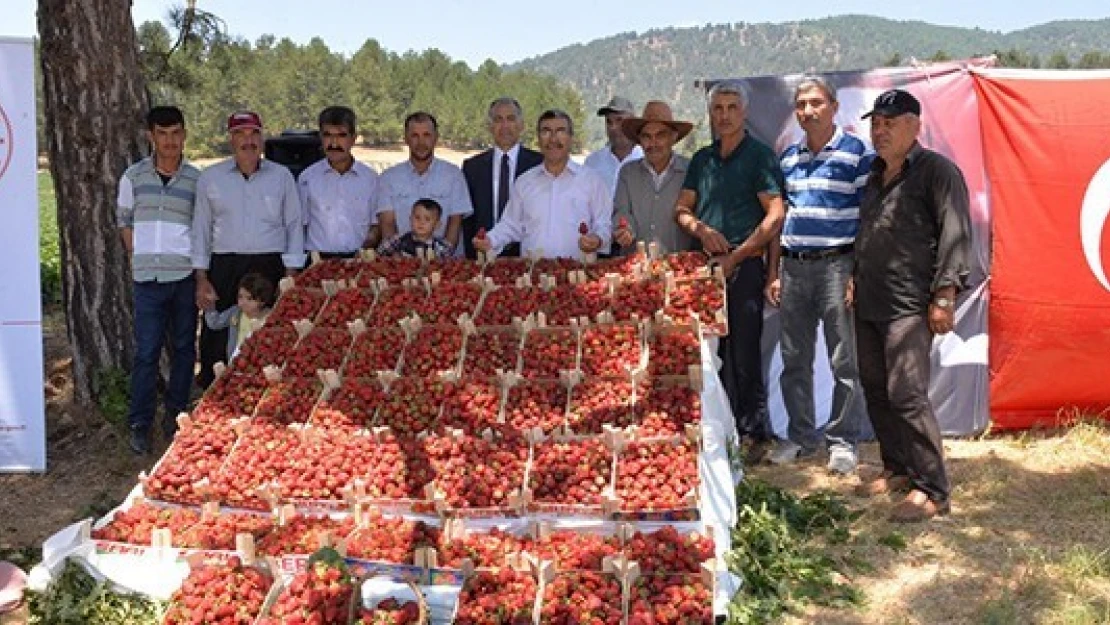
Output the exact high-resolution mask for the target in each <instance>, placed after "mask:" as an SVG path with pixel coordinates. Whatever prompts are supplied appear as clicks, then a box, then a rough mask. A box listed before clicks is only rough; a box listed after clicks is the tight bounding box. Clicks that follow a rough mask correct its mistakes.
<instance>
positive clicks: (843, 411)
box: [779, 254, 866, 451]
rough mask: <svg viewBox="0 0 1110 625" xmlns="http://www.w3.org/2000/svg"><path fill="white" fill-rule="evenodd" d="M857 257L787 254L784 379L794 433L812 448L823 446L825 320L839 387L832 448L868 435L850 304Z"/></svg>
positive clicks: (830, 431)
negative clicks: (819, 403)
mask: <svg viewBox="0 0 1110 625" xmlns="http://www.w3.org/2000/svg"><path fill="white" fill-rule="evenodd" d="M852 265H853V255H852V254H842V255H840V256H833V257H831V258H822V259H816V260H797V259H793V258H783V261H782V271H781V274H780V276H781V284H782V301H781V308H780V312H781V319H782V338H781V341H782V375H781V376H780V378H779V383H780V385H781V388H782V400H783V404H784V405H785V406H786V413H787V415H788V416H789V417H790V426H789V429H788V430H787V431H788V436H789V438H790V440H791V441H793V442H794V443H796V444H798V445H800V446H801V447H802V448H803V449H805V450H807V451H814V450H816V449H817V448H818V447H819V446H820V445H821V433H820V432H819V431H818V430H817V415H816V405H815V402H814V397H813V362H814V356H815V351H816V349H817V324H818V322H822V324H823V325H822V327H823V329H824V335H825V345H826V347H827V348H828V358H829V367H830V368H831V369H832V374H833V380H834V383H835V384H834V387H833V396H832V406H831V410H830V414H829V421H828V424H827V425H826V426H825V441H826V443H827V444H828V446H829V448H830V449H832V448H837V447H841V448H848V449H852V450H854V449H855V446H856V444H857V443H858V442H859V440H860V438H861V436H862V435H863V431H862V430H863V426H864V420H865V419H866V413H865V411H864V405H863V393H862V391H861V389H860V382H859V367H858V364H857V363H858V361H857V359H856V334H855V328H854V326H853V321H852V311H851V309H850V308H848V306H847V305H845V303H844V296H845V293H846V291H847V288H848V279H849V278H850V277H851V276H852Z"/></svg>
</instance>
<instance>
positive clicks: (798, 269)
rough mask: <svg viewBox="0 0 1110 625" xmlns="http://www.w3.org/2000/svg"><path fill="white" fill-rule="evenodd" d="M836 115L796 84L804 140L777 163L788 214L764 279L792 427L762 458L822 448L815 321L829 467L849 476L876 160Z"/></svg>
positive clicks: (856, 426) (827, 92) (859, 408)
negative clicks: (856, 291)
mask: <svg viewBox="0 0 1110 625" xmlns="http://www.w3.org/2000/svg"><path fill="white" fill-rule="evenodd" d="M837 108H838V103H837V100H836V90H835V89H834V88H833V87H832V86H831V85H830V84H829V83H828V82H827V81H825V80H824V79H823V78H820V77H816V76H814V77H806V78H804V79H803V80H802V81H801V82H800V83H798V87H797V88H796V89H795V91H794V114H795V116H796V118H797V120H798V124H799V125H800V126H801V127H802V130H803V131H804V132H805V136H804V137H803V138H802V140H801V141H799V142H798V143H796V144H794V145H791V146H790V147H788V148H787V149H786V150H785V151H784V152H783V154H782V158H781V161H780V163H781V166H782V173H783V178H784V179H785V184H786V197H787V204H788V205H787V211H786V220H785V222H784V223H783V229H782V237H781V246H780V245H772V246H771V252H770V262H769V270H768V276H767V299H768V301H769V302H770V303H771V304H772V305H774V306H780V307H781V312H782V317H781V319H782V362H783V370H782V377H781V378H780V385H781V388H782V398H783V403H784V404H785V405H786V412H787V415H788V416H789V419H790V425H789V430H788V432H789V434H788V438H787V439H786V440H781V441H778V442H777V444H776V446H775V449H774V450H772V452H771V454H770V455H769V456H768V458H769V460H770V461H771V462H772V463H774V464H786V463H790V462H793V461H794V460H795V459H797V458H798V457H799V456H806V455H811V454H813V453H815V452H817V451H818V449H819V448H820V447H821V446H822V440H821V439H822V436H821V433H820V432H819V431H818V430H817V427H816V423H817V421H816V407H815V404H814V397H813V395H814V390H813V359H814V351H815V346H816V342H817V324H818V322H819V321H820V322H822V324H823V327H824V334H825V344H826V346H827V348H828V356H829V365H830V367H831V368H832V372H833V377H834V380H835V386H834V388H833V396H832V404H831V410H830V414H829V421H828V424H827V425H826V427H825V431H824V443H825V444H827V445H828V449H829V461H828V468H829V470H830V471H833V472H835V473H840V474H848V473H851V472H853V471H854V470H855V468H856V465H857V463H858V456H857V452H856V445H857V443H858V442H859V439H860V437H861V433H862V428H863V427H864V423H865V420H866V414H865V408H864V401H863V392H862V389H861V387H860V381H859V366H858V362H857V358H856V339H855V332H854V329H853V323H852V297H853V284H852V280H851V276H852V270H853V267H854V262H855V258H854V255H853V252H852V251H853V244H854V241H855V238H856V232H857V231H858V230H859V206H860V198H861V195H862V192H863V188H864V186H865V185H866V183H867V175H868V173H869V172H870V170H871V161H872V160H874V153H873V152H871V150H870V149H868V147H867V146H866V145H865V144H864V142H863V141H862V140H860V139H859V138H858V137H855V136H853V135H851V134H849V133H846V132H844V130H843V129H842V128H840V127H839V126H837V125H836V124H835V123H834V118H835V117H836V111H837ZM780 259H781V265H780Z"/></svg>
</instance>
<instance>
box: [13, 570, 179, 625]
mask: <svg viewBox="0 0 1110 625" xmlns="http://www.w3.org/2000/svg"><path fill="white" fill-rule="evenodd" d="M28 601H29V607H30V612H31V617H30V619H29V621H28V623H30V624H31V625H89V624H90V623H98V624H102V625H147V624H150V625H156V624H157V623H158V622H159V620H160V615H161V613H162V604H161V603H159V602H157V601H152V600H150V599H147V598H145V597H142V596H139V595H126V594H119V593H116V592H113V591H112V590H111V589H109V588H108V586H107V585H106V584H105V583H103V582H97V581H96V579H94V578H93V577H92V575H89V573H88V572H87V571H86V570H85V569H83V568H82V567H81V565H79V564H77V563H75V562H74V561H72V560H67V561H66V563H65V568H64V569H63V570H62V574H61V575H59V576H58V579H56V580H54V582H53V583H52V584H51V585H50V587H49V588H47V590H46V592H44V593H36V592H28Z"/></svg>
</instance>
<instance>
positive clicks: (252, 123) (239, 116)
mask: <svg viewBox="0 0 1110 625" xmlns="http://www.w3.org/2000/svg"><path fill="white" fill-rule="evenodd" d="M240 128H254V129H255V130H262V118H261V117H259V116H258V113H255V112H254V111H239V112H236V113H232V114H231V117H228V118H227V131H228V132H231V131H233V130H238V129H240Z"/></svg>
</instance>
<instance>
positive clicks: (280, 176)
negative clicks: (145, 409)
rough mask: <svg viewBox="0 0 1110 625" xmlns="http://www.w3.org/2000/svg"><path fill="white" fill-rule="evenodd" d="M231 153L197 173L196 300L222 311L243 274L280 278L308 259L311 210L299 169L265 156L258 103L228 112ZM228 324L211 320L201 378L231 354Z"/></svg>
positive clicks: (203, 381) (204, 381)
mask: <svg viewBox="0 0 1110 625" xmlns="http://www.w3.org/2000/svg"><path fill="white" fill-rule="evenodd" d="M227 131H228V134H229V136H230V142H231V150H232V157H231V158H228V159H226V160H223V161H220V162H219V163H216V164H215V165H212V166H211V167H209V168H208V169H206V170H204V172H203V173H202V174H201V175H200V179H199V180H198V181H197V201H196V209H195V210H194V212H193V230H192V233H193V268H194V270H195V271H196V279H197V306H198V307H199V308H200V309H201V310H213V309H214V310H218V311H222V310H225V309H227V308H229V307H231V306H232V305H233V304H234V303H235V300H236V295H237V292H238V284H239V280H240V278H242V277H243V276H244V275H245V274H247V273H252V272H253V273H260V274H262V275H263V276H266V277H267V278H269V279H270V280H271V281H272V282H273V283H275V284H276V283H277V282H278V280H280V279H281V278H282V277H283V276H285V275H292V274H293V273H295V272H296V270H297V269H299V268H301V267H302V266H303V265H304V261H305V254H304V217H303V215H302V212H301V202H300V196H299V194H298V192H297V185H296V183H295V182H294V180H293V174H291V173H290V172H289V170H288V169H286V168H285V167H284V166H282V165H278V164H277V163H273V162H271V161H267V160H265V159H263V158H262V147H263V146H262V140H263V139H262V119H261V118H260V117H259V116H258V114H257V113H255V112H253V111H240V112H237V113H233V114H232V115H231V116H230V117H228V118H227ZM226 333H227V330H211V329H209V328H208V327H204V328H202V330H201V336H200V364H201V371H200V376H199V378H198V380H197V381H198V383H199V384H200V386H201V387H207V386H208V385H209V384H211V383H212V379H213V371H212V367H213V365H215V364H216V363H217V362H219V361H221V360H223V359H224V358H225V357H226V350H227V334H226Z"/></svg>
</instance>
